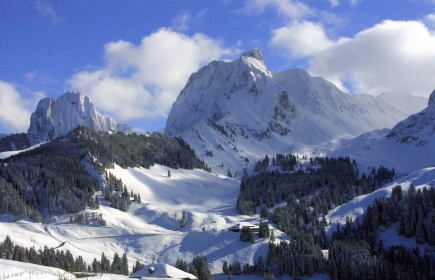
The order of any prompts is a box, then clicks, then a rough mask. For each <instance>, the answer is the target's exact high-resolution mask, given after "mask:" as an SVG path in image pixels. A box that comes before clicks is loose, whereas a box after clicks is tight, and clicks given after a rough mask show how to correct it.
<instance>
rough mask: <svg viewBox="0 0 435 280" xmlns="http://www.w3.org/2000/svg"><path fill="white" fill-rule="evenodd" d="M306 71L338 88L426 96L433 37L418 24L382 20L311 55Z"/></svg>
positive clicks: (434, 60) (434, 67) (434, 69)
mask: <svg viewBox="0 0 435 280" xmlns="http://www.w3.org/2000/svg"><path fill="white" fill-rule="evenodd" d="M310 68H311V69H310V72H311V73H313V74H316V75H320V76H322V77H324V78H326V79H328V80H331V81H333V82H335V83H336V84H338V85H340V84H341V85H342V84H343V83H345V82H350V83H352V84H353V86H354V87H355V89H356V90H357V91H358V93H361V92H365V93H370V94H379V93H382V92H406V93H411V94H416V95H421V96H428V95H429V94H430V93H431V92H432V90H433V89H434V88H435V80H434V73H435V35H434V34H433V33H431V32H430V31H429V30H428V28H427V27H426V26H425V25H424V24H423V23H421V22H417V21H390V20H388V21H383V22H382V23H380V24H377V25H375V26H374V27H372V28H369V29H366V30H364V31H361V32H359V33H358V34H356V35H355V36H354V37H353V38H341V39H339V40H337V41H336V42H334V43H333V44H331V45H330V46H329V47H328V48H325V49H323V50H320V51H319V52H317V53H314V54H312V55H311V56H310Z"/></svg>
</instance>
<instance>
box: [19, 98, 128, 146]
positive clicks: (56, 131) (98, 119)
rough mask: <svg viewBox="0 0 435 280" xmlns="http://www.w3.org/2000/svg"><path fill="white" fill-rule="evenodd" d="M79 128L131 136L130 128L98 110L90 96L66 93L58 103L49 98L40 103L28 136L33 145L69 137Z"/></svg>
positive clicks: (32, 119)
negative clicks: (65, 136) (81, 126)
mask: <svg viewBox="0 0 435 280" xmlns="http://www.w3.org/2000/svg"><path fill="white" fill-rule="evenodd" d="M79 125H83V126H87V127H91V128H93V129H95V130H96V131H109V130H113V131H121V132H124V133H131V129H130V127H129V126H128V125H117V124H116V122H115V121H114V120H113V119H111V118H109V117H105V116H103V115H101V114H100V113H99V112H98V111H97V110H95V109H94V106H93V104H92V103H91V102H90V100H89V98H88V97H87V96H84V95H82V94H80V93H79V92H67V93H65V94H63V95H62V96H61V97H59V98H58V99H57V100H54V99H53V98H50V97H47V98H44V99H42V100H40V101H39V103H38V106H37V108H36V111H35V112H34V113H32V115H31V118H30V127H29V129H28V130H27V136H28V137H29V140H30V142H31V144H32V145H33V144H37V143H41V142H44V141H49V140H52V139H54V138H56V137H59V136H63V135H66V134H67V133H69V132H70V131H72V130H73V129H75V128H76V127H77V126H79Z"/></svg>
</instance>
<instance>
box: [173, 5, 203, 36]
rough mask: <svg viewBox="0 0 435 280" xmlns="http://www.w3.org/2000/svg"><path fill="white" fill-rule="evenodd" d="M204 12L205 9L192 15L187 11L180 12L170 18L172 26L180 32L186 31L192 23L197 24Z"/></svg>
mask: <svg viewBox="0 0 435 280" xmlns="http://www.w3.org/2000/svg"><path fill="white" fill-rule="evenodd" d="M206 13H207V9H205V10H203V11H201V12H199V13H197V14H196V15H193V16H192V15H191V14H190V13H188V12H182V13H181V14H179V15H178V16H176V17H175V18H174V19H173V20H172V28H173V29H174V30H176V31H180V32H183V31H187V30H189V28H190V26H191V25H192V24H199V23H200V22H201V20H202V19H203V18H204V17H205V15H206Z"/></svg>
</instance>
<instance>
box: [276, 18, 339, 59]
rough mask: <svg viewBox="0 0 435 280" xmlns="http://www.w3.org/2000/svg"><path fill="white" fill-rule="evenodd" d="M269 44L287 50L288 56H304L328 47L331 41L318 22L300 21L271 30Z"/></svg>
mask: <svg viewBox="0 0 435 280" xmlns="http://www.w3.org/2000/svg"><path fill="white" fill-rule="evenodd" d="M272 33H273V36H272V39H271V41H270V45H271V46H273V47H277V48H281V49H284V50H286V51H287V54H288V56H290V57H306V56H310V55H312V54H314V53H318V52H319V51H321V50H323V49H325V48H328V47H329V46H330V45H331V44H332V41H331V40H329V38H328V36H326V34H325V30H324V28H323V26H322V25H321V24H320V23H314V22H310V21H301V22H296V23H292V24H289V25H287V26H284V27H281V28H278V29H275V30H273V31H272Z"/></svg>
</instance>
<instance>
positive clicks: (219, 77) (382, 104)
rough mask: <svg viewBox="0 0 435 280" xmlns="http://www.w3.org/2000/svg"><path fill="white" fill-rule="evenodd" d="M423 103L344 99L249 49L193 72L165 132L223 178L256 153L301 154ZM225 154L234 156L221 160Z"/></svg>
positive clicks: (389, 121)
mask: <svg viewBox="0 0 435 280" xmlns="http://www.w3.org/2000/svg"><path fill="white" fill-rule="evenodd" d="M426 102H427V99H425V98H419V97H414V96H410V95H406V96H405V95H400V96H398V98H393V97H391V94H383V95H380V96H378V97H374V96H371V95H367V94H365V95H349V94H346V93H344V92H342V91H341V90H339V89H338V88H337V87H336V86H335V85H334V84H332V83H330V82H328V81H326V80H325V79H323V78H321V77H312V76H310V75H309V74H308V73H307V72H306V71H305V70H302V69H293V70H288V71H284V72H270V71H269V70H267V67H266V64H265V61H264V59H263V56H262V55H261V52H260V51H259V50H258V49H254V50H251V51H248V52H246V53H244V54H243V55H242V56H241V57H240V58H239V59H236V60H233V61H230V62H223V61H213V62H211V63H210V64H208V65H207V66H204V67H202V68H200V69H199V70H198V71H197V72H196V73H193V74H192V75H191V76H190V78H189V80H188V82H187V83H186V86H185V87H184V89H183V90H182V91H181V92H180V94H179V96H178V97H177V100H176V101H175V102H174V104H173V106H172V108H171V111H170V113H169V115H168V119H167V123H166V124H167V125H166V129H165V134H166V135H167V136H170V137H172V136H178V137H182V138H183V139H185V140H186V141H187V142H188V143H189V144H190V145H191V146H192V147H193V148H195V151H197V152H198V153H199V156H201V157H204V158H206V160H207V161H208V164H209V165H210V166H211V167H212V169H213V170H220V171H218V172H219V173H223V174H226V173H227V171H231V172H233V173H234V172H240V170H247V169H248V168H249V166H248V164H246V163H245V162H244V161H248V160H250V161H252V160H255V161H256V160H258V159H259V158H258V157H256V156H255V155H260V154H261V155H262V157H264V155H265V154H269V155H274V154H277V153H302V152H303V151H305V150H307V147H310V146H319V145H320V146H321V145H327V143H330V142H337V141H338V140H339V139H342V138H347V139H349V138H353V137H356V136H358V135H360V134H362V133H364V132H368V131H371V130H374V129H380V128H384V127H392V126H393V125H395V124H396V123H397V122H398V121H400V120H402V119H404V118H406V117H407V116H409V114H411V113H415V112H417V111H419V110H421V109H423V108H424V106H425V103H426ZM409 104H413V106H410V105H409ZM229 150H233V151H235V153H234V152H231V153H226V154H225V155H221V156H219V153H223V151H229ZM317 150H318V152H319V153H320V152H323V151H320V149H319V148H318V149H317ZM210 151H213V152H214V153H213V157H210ZM221 151H222V152H221ZM207 155H209V156H208V157H206V156H207ZM228 157H229V159H228ZM222 165H224V167H222ZM239 174H241V173H239Z"/></svg>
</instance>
